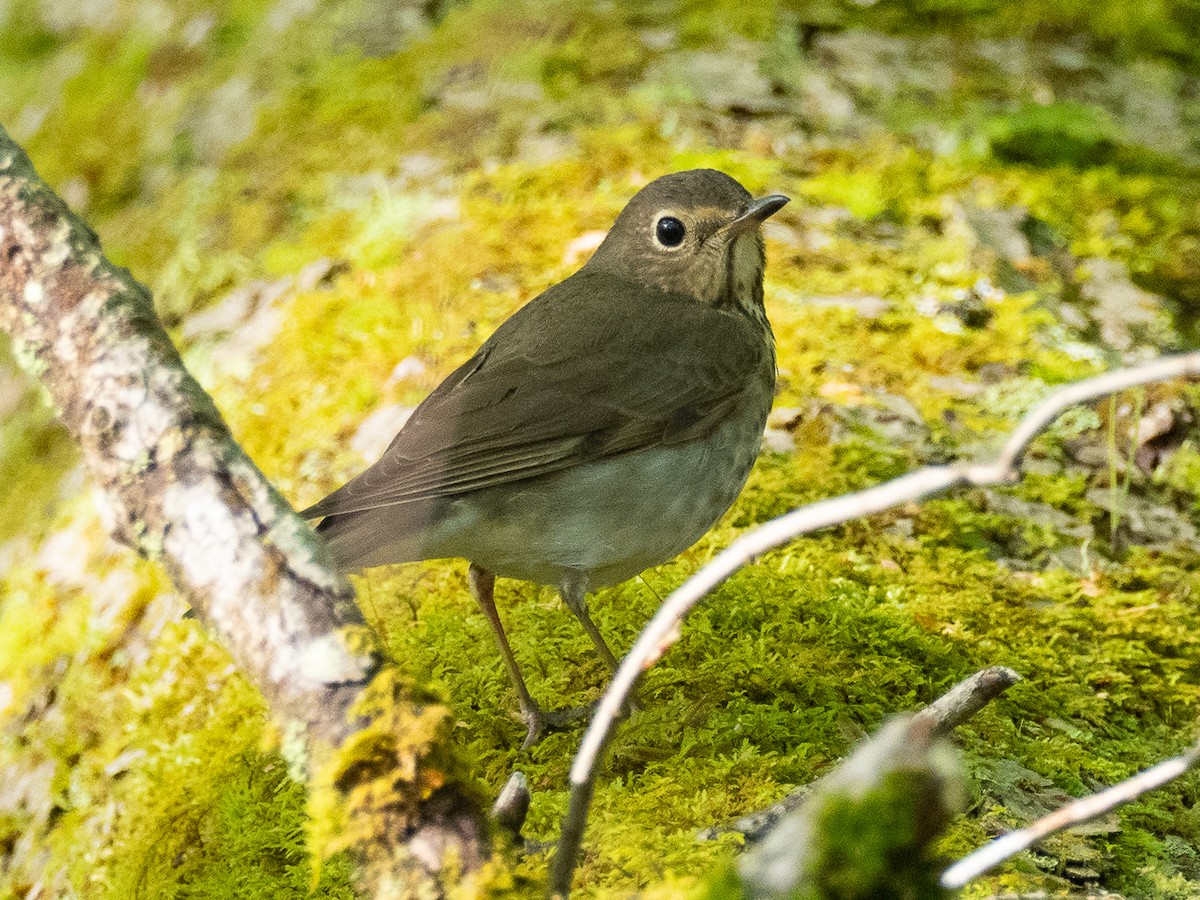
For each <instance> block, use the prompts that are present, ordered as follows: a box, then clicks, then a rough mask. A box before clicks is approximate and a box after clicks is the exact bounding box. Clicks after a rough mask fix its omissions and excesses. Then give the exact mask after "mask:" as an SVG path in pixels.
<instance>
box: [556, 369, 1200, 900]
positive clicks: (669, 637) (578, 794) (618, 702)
mask: <svg viewBox="0 0 1200 900" xmlns="http://www.w3.org/2000/svg"><path fill="white" fill-rule="evenodd" d="M1197 376H1200V353H1185V354H1180V355H1178V356H1169V357H1164V358H1162V359H1157V360H1154V361H1152V362H1148V363H1146V364H1144V365H1141V366H1136V367H1133V368H1130V369H1122V370H1120V371H1116V372H1109V373H1107V374H1104V375H1099V376H1097V377H1095V378H1089V379H1086V380H1084V381H1080V382H1077V383H1075V384H1071V385H1067V386H1066V387H1064V388H1061V389H1060V390H1058V391H1056V392H1055V393H1053V394H1051V395H1050V396H1049V397H1048V398H1046V399H1045V400H1043V401H1042V402H1041V403H1040V404H1038V405H1037V406H1036V407H1034V409H1033V410H1031V411H1030V412H1029V413H1028V414H1027V415H1026V416H1025V417H1024V418H1023V419H1022V420H1021V422H1020V423H1019V424H1018V425H1017V428H1016V429H1015V430H1014V431H1013V433H1012V435H1011V436H1010V437H1009V439H1008V441H1007V442H1006V443H1005V445H1004V447H1003V448H1002V449H1001V451H1000V453H999V454H998V455H997V457H996V458H995V459H994V460H991V461H988V462H984V463H979V464H961V463H960V464H958V465H953V466H929V467H926V468H923V469H918V470H917V471H915V472H912V473H910V474H908V475H903V476H901V477H900V478H897V479H894V480H893V481H888V482H885V483H884V484H881V485H878V486H876V487H873V488H868V489H866V490H863V491H858V492H857V493H853V494H846V495H844V496H841V497H835V498H833V499H831V500H823V501H821V502H819V503H813V504H810V505H808V506H802V507H800V508H799V509H795V510H792V511H791V512H789V513H785V514H784V515H782V516H780V517H779V518H777V519H772V520H771V521H770V522H767V523H765V524H763V525H760V526H759V527H757V528H755V529H753V530H751V531H749V532H747V533H746V534H744V535H742V536H741V537H740V538H738V539H737V540H736V541H734V542H733V543H732V544H730V545H729V547H728V548H727V549H725V550H724V551H723V552H721V553H720V554H718V555H717V557H716V558H715V559H713V561H712V562H710V563H709V564H708V565H706V566H705V567H704V568H702V569H701V570H700V571H699V572H697V573H696V574H695V575H693V576H692V577H691V578H689V579H688V580H687V581H685V582H684V583H683V585H682V586H680V587H679V588H678V589H677V590H676V591H675V592H674V593H673V594H671V595H670V596H669V597H668V598H667V599H666V601H665V602H664V603H663V605H662V606H661V607H659V610H658V612H657V613H656V614H655V616H654V618H653V619H651V620H650V622H649V623H648V624H647V625H646V627H645V628H644V629H642V633H641V635H640V636H639V637H638V639H637V642H636V643H635V644H634V645H633V648H632V649H631V650H630V651H629V653H628V655H627V656H626V657H625V658H624V659H623V660H621V665H620V667H619V668H618V669H617V673H616V675H615V676H614V677H613V680H612V683H611V684H610V685H609V687H608V690H607V691H606V692H605V694H604V696H603V697H602V698H601V700H600V705H599V707H598V708H597V710H596V715H595V717H594V718H593V719H592V722H591V725H590V726H589V727H588V730H587V732H586V734H584V737H583V742H582V743H581V744H580V747H579V752H578V753H577V754H576V756H575V761H574V762H573V763H572V765H571V775H570V778H571V796H570V801H569V803H568V807H567V813H566V815H565V816H564V818H563V827H562V834H561V836H560V837H559V842H558V850H557V852H556V853H555V856H554V862H553V864H552V868H551V876H550V890H551V893H552V894H554V895H558V896H566V895H567V894H568V893H569V891H570V887H571V876H572V873H573V872H574V870H575V862H576V859H577V857H578V854H579V848H580V844H581V842H582V839H583V831H584V827H585V825H586V822H587V815H588V810H589V808H590V806H591V800H592V793H593V791H594V789H595V778H596V772H597V768H598V765H599V762H600V760H601V758H602V756H603V754H604V751H605V748H606V747H607V745H608V742H609V740H610V739H611V738H612V734H613V730H614V728H615V727H616V722H617V720H618V718H619V717H620V712H621V710H622V709H623V708H624V706H625V703H626V701H627V699H628V698H629V695H630V692H631V691H632V690H633V686H634V683H635V682H636V681H637V679H638V677H639V676H640V675H641V673H642V672H643V671H644V670H645V669H647V668H649V667H650V666H652V665H654V663H655V661H657V660H658V658H659V657H660V656H662V654H663V653H665V652H666V650H667V649H668V648H669V647H670V645H671V644H672V643H674V642H675V640H676V639H677V638H678V637H679V628H680V625H681V624H682V622H683V619H684V617H686V616H687V614H688V613H689V612H691V610H692V609H693V608H694V607H695V606H696V604H698V603H699V602H700V601H701V600H702V599H704V597H705V596H707V595H708V593H709V592H710V591H712V590H713V589H714V588H715V587H717V586H718V585H719V584H721V583H722V582H723V581H725V579H727V578H728V577H729V576H730V575H732V574H733V573H734V572H736V571H737V570H738V569H740V568H742V567H743V566H745V565H746V564H748V563H750V562H751V561H753V560H754V558H755V557H757V556H759V555H760V554H762V553H765V552H766V551H768V550H771V549H774V548H775V547H778V546H780V545H782V544H785V543H787V542H788V541H790V540H792V539H794V538H797V537H800V536H801V535H805V534H810V533H812V532H814V531H818V530H820V529H822V528H828V527H830V526H833V525H840V524H843V523H845V522H849V521H850V520H852V519H858V518H862V517H864V516H869V515H873V514H874V513H878V512H882V511H884V510H887V509H891V508H893V507H896V506H899V505H901V504H903V503H910V502H912V501H914V500H922V499H925V498H927V497H932V496H935V495H937V494H941V493H944V492H945V491H948V490H950V489H951V488H956V487H988V486H995V485H1002V484H1009V483H1012V482H1014V481H1016V480H1017V479H1018V478H1019V477H1020V472H1019V466H1020V464H1021V461H1022V459H1023V458H1024V454H1025V451H1026V450H1027V448H1028V447H1029V444H1030V442H1031V441H1032V440H1033V439H1034V438H1035V437H1037V435H1038V434H1040V433H1041V432H1042V431H1043V430H1044V429H1045V428H1046V427H1047V426H1049V425H1050V424H1051V423H1052V422H1053V421H1054V420H1055V419H1056V418H1058V416H1059V415H1061V414H1062V413H1063V412H1064V411H1065V410H1067V409H1069V408H1070V407H1072V406H1077V405H1078V404H1080V403H1086V402H1087V401H1089V400H1095V399H1097V398H1099V397H1105V396H1107V395H1109V394H1112V393H1116V392H1117V391H1121V390H1125V389H1126V388H1130V387H1135V386H1137V385H1143V384H1151V383H1154V382H1159V381H1168V380H1171V379H1174V378H1185V377H1187V378H1195V377H1197Z"/></svg>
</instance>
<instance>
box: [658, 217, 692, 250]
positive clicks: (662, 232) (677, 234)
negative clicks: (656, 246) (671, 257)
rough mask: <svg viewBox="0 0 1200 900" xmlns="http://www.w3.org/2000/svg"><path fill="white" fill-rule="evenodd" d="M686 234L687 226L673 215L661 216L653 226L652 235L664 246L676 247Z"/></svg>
mask: <svg viewBox="0 0 1200 900" xmlns="http://www.w3.org/2000/svg"><path fill="white" fill-rule="evenodd" d="M686 235H687V228H685V227H684V225H683V223H682V222H680V221H679V220H678V219H677V218H675V217H674V216H663V217H662V218H661V219H659V220H658V222H657V224H655V226H654V236H655V237H656V238H658V242H659V243H660V244H662V245H663V246H664V247H678V246H679V245H680V244H682V243H683V239H684V237H685V236H686Z"/></svg>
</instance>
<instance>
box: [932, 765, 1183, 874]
mask: <svg viewBox="0 0 1200 900" xmlns="http://www.w3.org/2000/svg"><path fill="white" fill-rule="evenodd" d="M1197 761H1200V747H1193V748H1192V749H1191V750H1189V751H1188V752H1187V753H1184V754H1183V755H1182V756H1176V757H1174V758H1172V759H1168V760H1166V761H1164V762H1160V763H1159V764H1158V765H1156V766H1153V767H1151V768H1149V769H1147V770H1146V771H1144V772H1139V773H1138V774H1137V775H1134V776H1133V777H1132V778H1130V779H1127V780H1126V781H1122V782H1120V783H1119V784H1115V785H1113V786H1112V787H1110V788H1108V789H1107V790H1103V791H1101V792H1100V793H1098V794H1092V795H1091V796H1090V797H1083V798H1082V799H1080V800H1076V801H1075V802H1074V803H1068V804H1067V805H1066V806H1064V807H1062V808H1061V809H1057V810H1055V811H1054V812H1052V813H1050V814H1049V815H1047V816H1043V817H1042V818H1040V819H1038V820H1037V821H1036V822H1034V823H1033V824H1032V825H1028V826H1026V827H1025V828H1021V829H1019V830H1017V831H1011V832H1009V833H1008V834H1006V835H1004V836H1003V837H1000V838H997V839H996V840H994V841H992V843H990V844H987V845H986V846H984V847H980V848H979V849H978V850H976V851H975V852H974V853H972V854H970V855H969V856H965V857H963V858H962V859H960V860H959V861H958V862H956V863H955V864H954V865H952V866H951V867H950V868H949V869H947V870H946V871H945V872H944V873H943V874H942V887H944V888H949V889H954V888H960V887H962V886H963V885H965V884H966V883H967V882H969V881H970V880H971V879H973V878H976V877H978V876H980V875H982V874H983V873H984V872H986V871H987V870H988V869H991V868H993V867H995V866H997V865H999V864H1000V863H1002V862H1004V860H1006V859H1008V858H1009V857H1012V856H1015V855H1016V854H1018V853H1020V852H1021V851H1022V850H1027V849H1029V848H1030V847H1032V846H1033V845H1034V844H1036V843H1037V842H1038V841H1040V840H1042V839H1043V838H1045V837H1048V836H1050V835H1052V834H1054V832H1056V831H1062V830H1063V829H1064V828H1070V827H1071V826H1072V825H1081V824H1083V823H1084V822H1089V821H1091V820H1092V819H1096V818H1099V817H1100V816H1102V815H1104V814H1105V813H1107V812H1111V811H1112V810H1114V809H1116V808H1117V807H1118V806H1121V805H1122V804H1124V803H1128V802H1129V801H1130V800H1136V799H1137V798H1138V797H1140V796H1142V794H1145V793H1147V792H1149V791H1152V790H1155V789H1156V788H1160V787H1162V786H1163V785H1164V784H1167V783H1168V782H1170V781H1173V780H1174V779H1176V778H1178V777H1179V776H1180V775H1182V774H1183V773H1184V772H1186V771H1187V770H1188V769H1190V768H1192V767H1193V766H1194V765H1196V763H1197Z"/></svg>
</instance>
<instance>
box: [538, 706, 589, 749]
mask: <svg viewBox="0 0 1200 900" xmlns="http://www.w3.org/2000/svg"><path fill="white" fill-rule="evenodd" d="M598 705H599V701H593V702H591V703H585V704H584V705H583V706H568V707H564V708H563V709H551V710H545V711H543V710H542V709H541V708H540V707H538V706H529V707H524V708H522V709H521V721H522V722H524V723H525V727H526V729H527V731H526V734H525V741H524V742H523V743H522V744H521V749H522V750H528V749H529V748H530V747H532V746H533V745H534V744H536V743H538V742H539V741H540V740H541V739H542V738H544V737H545V736H546V735H548V734H550V732H552V731H562V730H564V729H565V728H567V726H569V725H571V724H572V723H574V722H578V721H580V720H581V719H586V718H589V717H590V716H591V715H592V713H594V712H595V711H596V707H597V706H598Z"/></svg>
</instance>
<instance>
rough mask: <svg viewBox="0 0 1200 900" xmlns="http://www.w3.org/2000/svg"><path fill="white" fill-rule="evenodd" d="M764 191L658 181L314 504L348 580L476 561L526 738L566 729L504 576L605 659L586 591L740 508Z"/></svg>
mask: <svg viewBox="0 0 1200 900" xmlns="http://www.w3.org/2000/svg"><path fill="white" fill-rule="evenodd" d="M788 202H789V198H787V197H785V196H783V195H781V194H772V195H769V196H766V197H762V198H760V199H754V197H753V196H752V195H751V194H750V193H749V191H747V190H746V189H745V188H744V187H743V186H742V185H741V184H740V183H739V182H738V181H736V180H735V179H734V178H732V177H730V176H729V175H726V174H724V173H722V172H719V171H717V170H714V169H694V170H690V171H683V172H675V173H671V174H667V175H663V176H661V177H659V178H657V179H655V180H653V181H651V182H649V183H648V184H646V185H645V186H644V187H642V188H641V189H640V190H639V191H638V192H637V193H636V194H635V195H634V196H633V197H632V198H631V199H630V200H629V202H628V203H627V205H626V206H625V208H624V209H623V210H622V211H621V213H620V214H619V215H618V216H617V218H616V221H615V222H614V223H613V226H612V228H611V229H610V230H609V231H608V233H607V235H606V236H605V237H604V239H603V241H602V242H601V243H600V245H599V246H598V247H597V248H596V250H595V252H594V253H593V254H592V256H591V258H590V259H588V260H587V262H585V263H584V265H583V266H582V267H581V268H580V269H579V270H578V271H576V272H575V273H574V274H572V275H570V276H569V277H568V278H566V279H565V280H563V281H561V282H559V283H557V284H555V285H553V286H551V287H550V288H548V289H547V290H545V291H544V292H543V293H541V294H539V295H538V296H537V297H535V298H534V299H533V300H531V301H529V302H528V303H527V304H525V305H524V306H523V307H521V308H520V309H519V310H517V311H516V312H515V313H514V314H513V315H512V316H511V317H509V318H508V319H507V320H506V321H504V322H503V323H502V324H501V325H500V326H499V327H498V328H497V329H496V331H495V332H494V333H493V334H492V335H491V337H489V338H488V339H487V340H486V341H485V342H484V343H483V345H482V346H480V348H479V349H478V350H477V351H476V352H475V354H474V355H473V356H471V358H470V359H468V360H467V361H466V362H465V363H463V364H462V365H461V366H459V367H458V368H457V369H455V370H454V371H453V372H452V373H450V375H448V376H447V377H446V379H445V380H444V381H442V382H441V383H440V384H439V385H438V386H437V387H436V388H435V389H434V391H433V392H432V393H431V394H430V395H429V396H428V397H427V398H426V399H425V401H424V402H422V403H421V404H420V405H419V406H418V407H417V408H416V409H415V410H414V411H413V413H412V415H411V416H410V417H409V418H408V420H407V421H406V422H405V424H404V425H403V427H402V428H401V429H400V431H399V432H398V433H397V434H396V436H395V438H394V439H393V440H392V442H391V444H390V445H389V446H388V448H387V450H386V451H385V452H384V453H383V455H382V457H381V458H380V459H379V460H378V461H377V462H376V463H374V464H373V465H371V466H370V467H369V468H368V469H366V471H364V472H362V473H361V474H360V475H358V476H356V477H355V478H353V479H351V480H350V481H349V482H347V483H346V484H344V485H343V486H342V487H340V488H338V489H337V490H335V491H334V492H333V493H331V494H329V496H327V497H325V499H323V500H321V501H320V502H318V503H316V504H314V505H313V506H310V507H309V508H308V509H305V510H304V511H303V512H302V515H303V516H305V517H307V518H310V519H315V518H318V517H320V518H321V522H320V523H319V525H318V526H317V532H318V533H319V534H320V535H321V536H322V537H324V539H325V542H326V544H327V546H328V548H329V549H330V551H332V554H333V557H334V560H335V562H336V563H337V565H338V567H339V568H340V569H341V570H342V571H344V572H358V571H361V570H363V569H366V568H370V567H373V566H379V565H388V564H393V563H402V562H413V561H417V560H423V559H438V558H447V557H461V558H464V559H466V560H467V561H468V563H469V568H468V576H469V577H468V582H469V585H470V590H471V593H472V595H473V596H474V598H475V600H476V601H477V602H478V604H479V607H480V609H481V610H482V611H483V613H484V615H485V616H486V618H487V620H488V623H489V624H490V626H491V629H492V631H493V633H494V635H495V638H496V642H497V644H498V646H499V649H500V653H501V655H502V656H503V659H504V664H505V667H506V668H507V670H508V675H509V678H510V680H511V682H512V686H513V690H514V691H515V693H516V695H517V701H518V704H519V707H520V717H521V719H522V721H523V722H524V723H525V725H526V728H527V733H526V737H525V742H524V746H526V747H528V746H529V745H531V744H532V743H534V742H535V741H537V740H538V739H540V738H541V737H542V735H543V734H544V733H545V732H546V731H547V730H548V729H550V728H552V727H555V726H557V725H558V724H560V722H559V721H558V720H556V719H555V713H554V712H553V711H549V712H548V711H543V710H542V709H541V708H540V707H539V706H538V704H537V703H536V702H535V701H534V699H533V697H532V696H531V695H530V693H529V690H528V688H527V686H526V684H525V680H524V677H523V675H522V673H521V669H520V666H519V665H518V664H517V661H516V658H515V656H514V655H513V652H512V648H511V646H510V645H509V642H508V638H507V636H506V634H505V631H504V626H503V624H502V622H501V619H500V616H499V613H498V611H497V609H496V603H495V580H496V577H497V576H499V577H507V578H513V579H520V580H524V581H529V582H534V583H537V584H545V585H552V586H556V587H557V588H558V590H559V593H560V595H561V597H562V600H563V602H564V604H565V605H566V606H567V608H568V609H570V611H571V612H572V613H574V615H575V617H576V618H577V619H578V620H579V622H580V624H581V625H582V627H583V629H584V631H585V632H586V633H587V635H588V637H589V638H590V639H591V641H592V643H593V644H595V647H596V650H597V652H598V653H599V655H600V656H601V658H602V659H603V660H604V662H605V663H607V664H608V666H609V667H610V668H611V669H613V670H615V668H616V666H617V659H616V657H615V656H614V654H613V652H612V650H611V649H610V648H609V646H608V643H607V642H606V641H605V640H604V637H603V635H602V634H601V633H600V631H599V629H598V628H597V627H596V625H595V623H594V622H593V621H592V618H591V616H590V614H589V612H588V605H587V593H588V592H589V591H590V590H592V589H595V588H598V587H604V586H609V585H614V584H619V583H621V582H623V581H626V580H628V579H630V578H632V577H634V576H635V575H638V574H639V573H641V572H642V571H644V570H646V569H648V568H651V567H653V566H656V565H659V564H661V563H663V562H665V561H667V560H669V559H671V558H673V557H675V556H677V555H678V554H679V553H681V552H683V551H684V550H686V549H687V548H688V547H690V546H692V544H694V543H695V542H696V541H697V540H699V538H700V537H701V536H702V535H703V534H704V533H705V532H707V531H708V529H709V528H710V527H711V526H712V525H713V524H714V523H715V522H716V520H717V519H719V518H720V517H721V516H722V515H723V514H724V513H725V512H726V511H727V510H728V509H729V507H730V506H731V505H732V504H733V502H734V500H735V499H736V498H737V497H738V495H739V494H740V493H741V490H742V487H743V486H744V485H745V483H746V480H747V479H748V477H749V474H750V470H751V468H752V467H753V465H754V462H755V460H756V458H757V456H758V452H759V449H760V447H761V441H762V435H763V429H764V426H765V424H766V420H767V415H768V413H769V411H770V408H771V403H772V400H773V397H774V389H775V374H776V362H775V339H774V334H773V333H772V331H771V326H770V323H769V322H768V320H767V314H766V310H765V307H764V305H763V273H764V269H765V267H766V257H765V251H764V244H763V238H762V233H761V227H760V226H761V224H762V223H763V222H764V221H765V220H766V219H767V218H768V217H770V216H771V215H773V214H774V213H776V212H777V211H778V210H779V209H781V208H782V207H783V206H784V205H785V204H786V203H788Z"/></svg>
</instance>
